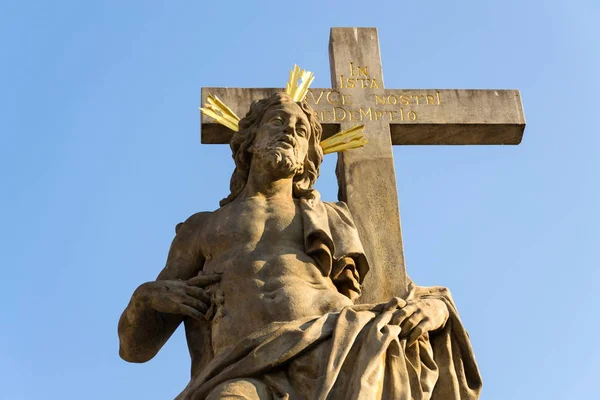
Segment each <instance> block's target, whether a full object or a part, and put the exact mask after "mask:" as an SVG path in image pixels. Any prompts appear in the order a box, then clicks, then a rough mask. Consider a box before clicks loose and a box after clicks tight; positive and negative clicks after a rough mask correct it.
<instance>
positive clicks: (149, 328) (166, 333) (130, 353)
mask: <svg viewBox="0 0 600 400" xmlns="http://www.w3.org/2000/svg"><path fill="white" fill-rule="evenodd" d="M181 320H182V317H181V316H178V315H173V314H164V313H161V312H158V311H156V310H154V309H153V308H152V307H151V306H150V305H149V302H148V301H147V299H145V298H144V296H143V295H142V294H141V293H140V288H138V290H136V292H135V293H134V294H133V296H132V297H131V301H130V302H129V305H128V306H127V308H125V311H123V314H122V315H121V318H120V320H119V328H118V331H119V355H120V356H121V358H122V359H124V360H125V361H129V362H139V363H142V362H146V361H148V360H150V359H152V358H153V357H154V356H155V355H156V353H158V351H159V350H160V349H161V348H162V346H163V345H164V344H165V342H166V341H167V340H168V339H169V337H170V336H171V335H172V334H173V332H174V331H175V329H177V326H178V325H179V323H181Z"/></svg>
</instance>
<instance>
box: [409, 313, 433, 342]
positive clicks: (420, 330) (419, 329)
mask: <svg viewBox="0 0 600 400" xmlns="http://www.w3.org/2000/svg"><path fill="white" fill-rule="evenodd" d="M425 332H429V320H428V319H427V318H423V319H422V320H421V322H419V323H418V324H417V326H415V328H414V329H413V330H412V332H411V333H410V335H408V338H407V339H406V346H407V347H410V346H412V345H413V344H414V343H415V342H416V341H417V340H418V339H419V338H420V337H421V336H423V334H424V333H425Z"/></svg>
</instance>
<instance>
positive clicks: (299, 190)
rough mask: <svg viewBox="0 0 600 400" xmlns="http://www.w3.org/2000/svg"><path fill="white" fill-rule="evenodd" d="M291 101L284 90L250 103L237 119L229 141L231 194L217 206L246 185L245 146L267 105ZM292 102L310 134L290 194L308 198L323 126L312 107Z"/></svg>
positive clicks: (316, 174) (318, 162) (320, 156)
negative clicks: (233, 165)
mask: <svg viewBox="0 0 600 400" xmlns="http://www.w3.org/2000/svg"><path fill="white" fill-rule="evenodd" d="M291 102H293V100H292V98H291V97H290V96H288V95H287V94H285V93H275V94H274V95H272V96H271V97H267V98H264V99H261V100H258V101H253V102H252V105H251V106H250V110H249V111H248V113H247V114H246V116H245V117H244V118H242V119H241V120H240V123H239V127H240V130H239V131H238V132H235V133H234V134H233V137H232V138H231V142H230V143H229V145H230V146H231V153H232V157H233V161H234V162H235V170H234V171H233V174H232V175H231V182H230V184H229V189H230V191H231V193H230V194H229V196H227V197H226V198H224V199H223V200H221V202H220V203H219V204H220V205H221V207H222V206H224V205H225V204H228V203H230V202H232V201H233V200H235V198H236V197H237V196H238V195H239V194H240V193H241V192H242V190H243V189H244V187H245V186H246V182H247V181H248V175H249V173H250V163H251V162H252V153H250V152H249V151H248V149H249V148H250V146H252V143H253V142H254V138H255V137H256V132H257V131H258V128H259V127H260V122H261V120H262V117H263V115H264V114H265V112H266V111H267V109H268V108H269V107H272V106H276V105H281V104H283V103H291ZM296 104H297V105H298V106H299V107H300V108H301V109H302V111H303V112H304V114H306V118H307V119H308V122H309V124H310V137H309V138H308V152H307V154H306V159H305V160H304V168H303V171H302V173H301V174H298V175H296V176H295V177H294V182H293V184H292V188H293V189H292V195H293V196H294V197H296V198H311V197H313V190H314V189H313V186H314V184H315V182H316V181H317V178H318V177H319V167H320V166H321V162H322V161H323V150H322V149H321V145H320V142H321V135H322V133H323V128H322V127H321V124H320V123H319V121H318V119H317V116H316V114H315V112H314V111H313V109H312V107H311V106H310V105H309V104H308V103H307V102H306V101H305V100H304V101H302V102H297V103H296Z"/></svg>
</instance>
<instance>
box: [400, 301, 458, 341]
mask: <svg viewBox="0 0 600 400" xmlns="http://www.w3.org/2000/svg"><path fill="white" fill-rule="evenodd" d="M448 316H449V312H448V307H446V304H444V302H443V301H441V300H437V299H421V300H417V301H415V302H409V303H407V304H406V305H405V306H404V307H403V308H401V309H399V310H397V311H395V312H394V315H393V316H392V319H391V321H390V324H391V325H400V329H401V331H400V338H401V339H402V338H407V340H406V344H407V346H408V347H410V346H412V345H413V343H415V342H416V341H417V339H418V338H419V337H421V335H423V334H424V333H426V332H430V331H435V330H437V329H439V328H441V327H442V326H444V325H445V324H446V321H447V320H448Z"/></svg>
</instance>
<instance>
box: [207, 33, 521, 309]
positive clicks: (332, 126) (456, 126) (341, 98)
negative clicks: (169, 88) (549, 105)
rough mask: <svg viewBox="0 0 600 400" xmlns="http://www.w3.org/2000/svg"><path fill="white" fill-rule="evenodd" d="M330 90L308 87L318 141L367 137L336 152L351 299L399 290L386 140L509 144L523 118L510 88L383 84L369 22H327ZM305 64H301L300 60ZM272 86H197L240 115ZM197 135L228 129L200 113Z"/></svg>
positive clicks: (401, 279) (400, 254)
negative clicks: (356, 266) (352, 240)
mask: <svg viewBox="0 0 600 400" xmlns="http://www.w3.org/2000/svg"><path fill="white" fill-rule="evenodd" d="M329 59H330V64H331V81H332V87H333V88H332V89H311V90H310V91H309V93H308V96H307V100H308V102H309V103H311V105H312V106H313V108H314V109H315V111H316V113H317V115H318V118H319V120H320V122H321V123H322V125H323V139H325V138H327V137H330V136H331V135H333V134H335V133H336V132H338V131H339V130H344V129H348V128H351V127H352V126H354V125H357V124H364V125H365V136H366V137H367V139H368V141H369V142H368V144H367V145H366V146H365V147H364V148H360V149H353V150H349V151H346V152H342V153H339V156H338V166H337V176H338V182H339V198H340V200H343V201H345V202H346V203H347V204H348V207H349V208H350V211H351V212H352V216H353V218H354V221H355V223H356V225H357V228H358V231H359V234H360V237H361V241H362V243H363V246H364V248H365V253H366V255H367V258H368V259H369V262H370V265H371V270H370V271H369V273H368V274H367V277H366V278H365V281H364V283H363V294H362V296H361V297H360V299H359V301H360V302H362V303H376V302H381V301H387V300H389V299H390V298H392V297H394V296H401V297H402V296H404V295H405V294H406V291H407V284H408V282H409V279H408V277H407V276H406V271H405V266H404V250H403V245H402V231H401V228H400V213H399V204H398V196H397V190H396V176H395V172H394V159H393V154H392V145H411V144H413V145H431V144H436V145H466V144H469V145H471V144H519V143H520V141H521V138H522V136H523V132H524V129H525V117H524V114H523V108H522V104H521V98H520V94H519V92H518V91H517V90H448V89H426V90H423V89H419V90H407V89H384V86H383V73H382V68H381V57H380V53H379V39H378V37H377V29H375V28H332V29H331V35H330V40H329ZM303 67H306V66H303ZM281 90H282V89H280V88H276V89H275V88H273V89H242V88H202V93H201V97H202V98H201V104H204V103H205V102H206V96H207V95H208V94H209V93H210V94H214V95H216V96H218V97H219V98H220V99H221V100H222V101H223V102H224V103H225V104H227V105H228V106H229V107H230V108H231V109H232V110H233V111H234V112H235V113H236V114H238V115H239V116H240V117H243V116H244V115H245V113H246V111H247V110H248V108H249V106H250V104H251V102H252V101H253V100H258V99H261V98H264V97H268V96H270V95H271V94H273V93H275V92H277V91H281ZM201 125H202V133H201V141H202V143H206V144H211V143H228V142H229V139H230V138H231V136H232V134H233V132H232V131H231V130H229V129H228V128H226V127H224V126H222V125H219V124H217V123H215V122H214V121H213V120H212V119H211V118H208V117H206V116H204V115H202V124H201Z"/></svg>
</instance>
